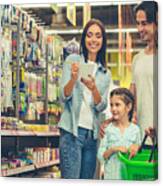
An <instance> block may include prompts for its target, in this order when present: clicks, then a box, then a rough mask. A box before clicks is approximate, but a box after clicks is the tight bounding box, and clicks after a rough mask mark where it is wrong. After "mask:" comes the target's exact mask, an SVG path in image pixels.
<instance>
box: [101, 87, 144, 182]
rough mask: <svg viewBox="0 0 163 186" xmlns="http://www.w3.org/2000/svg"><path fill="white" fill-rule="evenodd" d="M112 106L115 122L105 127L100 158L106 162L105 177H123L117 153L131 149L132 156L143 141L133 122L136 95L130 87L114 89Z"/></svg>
mask: <svg viewBox="0 0 163 186" xmlns="http://www.w3.org/2000/svg"><path fill="white" fill-rule="evenodd" d="M110 107H111V113H112V117H113V122H111V123H110V124H109V125H108V126H107V127H106V129H105V136H104V138H103V139H102V140H101V142H100V147H99V150H98V158H99V160H100V161H101V162H102V163H104V179H121V174H120V161H119V160H118V157H117V153H118V152H124V153H127V152H128V150H129V151H130V157H132V156H134V155H135V154H136V152H137V150H138V148H139V145H140V143H141V137H140V134H141V133H140V130H139V127H138V126H137V125H135V124H133V123H132V122H131V119H132V114H133V109H134V97H133V95H132V94H131V93H130V91H129V90H128V89H126V88H117V89H114V90H113V91H112V92H111V94H110Z"/></svg>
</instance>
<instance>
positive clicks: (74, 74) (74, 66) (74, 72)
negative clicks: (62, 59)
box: [71, 63, 79, 81]
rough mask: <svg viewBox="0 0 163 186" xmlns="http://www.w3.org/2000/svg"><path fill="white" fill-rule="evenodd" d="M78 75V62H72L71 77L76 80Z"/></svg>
mask: <svg viewBox="0 0 163 186" xmlns="http://www.w3.org/2000/svg"><path fill="white" fill-rule="evenodd" d="M78 75H79V63H73V64H72V65H71V78H72V80H74V81H76V80H77V79H78Z"/></svg>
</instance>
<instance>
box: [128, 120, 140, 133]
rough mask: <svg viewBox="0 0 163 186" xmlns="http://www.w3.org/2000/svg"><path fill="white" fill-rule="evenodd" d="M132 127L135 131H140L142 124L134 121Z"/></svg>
mask: <svg viewBox="0 0 163 186" xmlns="http://www.w3.org/2000/svg"><path fill="white" fill-rule="evenodd" d="M130 128H131V129H132V130H135V131H139V130H140V126H139V125H138V124H135V123H132V122H131V124H130Z"/></svg>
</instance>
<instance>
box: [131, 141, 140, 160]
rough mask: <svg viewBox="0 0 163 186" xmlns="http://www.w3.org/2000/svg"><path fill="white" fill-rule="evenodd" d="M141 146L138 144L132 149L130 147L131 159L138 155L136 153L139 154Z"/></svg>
mask: <svg viewBox="0 0 163 186" xmlns="http://www.w3.org/2000/svg"><path fill="white" fill-rule="evenodd" d="M139 147H140V146H139V145H137V144H132V145H131V146H130V147H129V152H130V155H129V159H130V158H132V157H134V156H135V155H136V153H137V152H138V150H139Z"/></svg>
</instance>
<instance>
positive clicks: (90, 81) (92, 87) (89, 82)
mask: <svg viewBox="0 0 163 186" xmlns="http://www.w3.org/2000/svg"><path fill="white" fill-rule="evenodd" d="M88 77H89V79H85V78H81V82H82V83H83V84H84V85H85V86H86V87H87V88H88V89H89V90H90V91H91V92H93V91H94V90H95V88H96V84H95V79H94V78H93V77H92V76H91V75H88Z"/></svg>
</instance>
